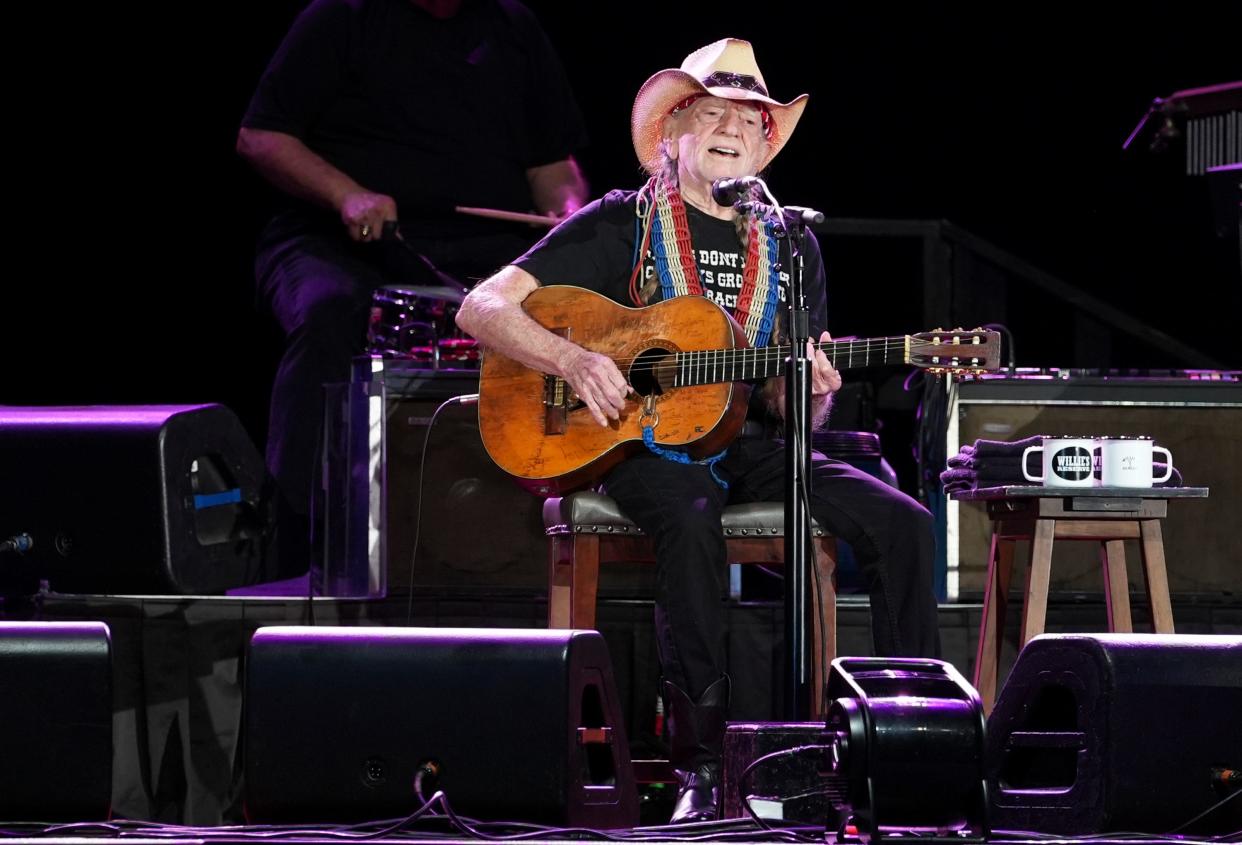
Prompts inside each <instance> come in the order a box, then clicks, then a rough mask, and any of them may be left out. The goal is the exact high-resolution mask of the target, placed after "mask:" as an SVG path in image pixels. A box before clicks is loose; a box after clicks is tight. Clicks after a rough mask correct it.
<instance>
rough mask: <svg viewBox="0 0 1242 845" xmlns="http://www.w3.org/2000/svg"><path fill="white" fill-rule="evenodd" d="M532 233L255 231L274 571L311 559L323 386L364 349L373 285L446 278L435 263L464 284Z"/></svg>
mask: <svg viewBox="0 0 1242 845" xmlns="http://www.w3.org/2000/svg"><path fill="white" fill-rule="evenodd" d="M403 231H404V230H403ZM532 239H533V235H526V236H524V235H522V234H510V233H497V234H483V235H478V236H470V237H463V238H458V239H451V238H434V239H430V238H429V239H420V238H417V237H412V236H410V235H409V234H408V233H407V235H406V240H405V241H404V242H403V243H402V242H395V241H383V242H372V243H366V244H356V243H354V242H352V241H351V240H349V238H348V237H347V236H346V234H345V231H344V227H343V226H340V225H338V224H335V223H333V222H332V221H328V222H327V223H326V224H325V223H321V222H317V221H312V220H310V219H308V218H307V217H304V216H303V215H300V214H295V213H290V214H285V215H282V216H279V217H277V218H276V219H274V220H273V221H272V222H271V223H270V224H268V226H267V228H266V229H265V230H264V231H263V234H262V235H261V236H260V238H259V243H258V249H257V254H256V258H255V277H256V281H257V283H258V294H259V299H260V301H261V303H262V304H263V305H264V306H266V308H267V309H268V310H270V311H271V313H272V315H273V316H274V317H275V318H276V320H277V322H278V323H279V324H280V328H281V330H282V331H283V332H284V335H285V350H284V353H283V356H282V358H281V361H280V364H279V367H278V368H277V371H276V378H275V381H274V383H273V385H272V398H271V408H270V415H269V418H268V439H267V465H268V469H269V470H270V471H271V472H272V475H273V476H274V477H275V479H276V484H277V489H278V492H279V496H278V499H277V516H276V520H277V528H278V533H277V536H278V538H279V544H278V549H277V557H278V564H277V566H278V572H277V576H278V577H279V578H289V577H293V576H295V575H299V574H301V573H304V572H306V570H307V567H308V564H309V562H310V533H311V531H310V502H311V492H312V491H311V485H312V483H313V480H314V475H315V473H314V468H315V462H316V460H317V459H318V444H319V438H320V432H321V429H322V425H323V414H324V407H323V386H324V385H325V384H330V383H335V382H343V381H348V380H349V377H350V361H351V360H352V359H353V357H354V356H356V355H359V354H361V353H362V352H363V351H364V345H365V338H366V328H367V320H368V318H369V316H370V309H371V296H372V291H374V290H375V289H376V288H380V287H383V286H384V285H393V284H408V285H413V286H419V287H426V286H434V285H437V284H441V283H442V282H444V281H445V278H444V277H443V276H441V275H438V273H437V270H438V271H443V273H445V274H449V275H450V276H452V277H453V279H456V280H458V281H459V282H460V283H461V284H462V285H468V284H470V283H472V282H473V281H475V280H477V279H478V278H480V277H482V276H485V275H488V274H490V273H492V272H494V271H495V270H497V269H499V268H500V267H501V266H503V265H504V264H505V263H506V262H508V261H512V260H513V259H514V258H516V257H517V256H519V255H521V253H522V252H523V250H524V249H525V248H526V247H527V246H529V244H530V241H531V240H532ZM418 255H422V256H425V257H426V258H427V259H428V260H429V261H430V262H431V265H434V269H433V267H432V266H429V265H428V264H427V262H425V261H422V260H420V259H419V258H418V257H417V256H418Z"/></svg>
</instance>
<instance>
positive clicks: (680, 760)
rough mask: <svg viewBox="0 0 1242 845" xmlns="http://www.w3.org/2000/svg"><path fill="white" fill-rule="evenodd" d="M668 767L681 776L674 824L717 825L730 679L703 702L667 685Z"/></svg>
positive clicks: (704, 696)
mask: <svg viewBox="0 0 1242 845" xmlns="http://www.w3.org/2000/svg"><path fill="white" fill-rule="evenodd" d="M664 701H665V707H666V711H665V712H666V713H667V714H668V733H669V762H670V763H672V764H673V770H674V772H675V773H676V775H677V784H678V789H677V805H676V806H675V807H674V808H673V817H672V818H671V819H670V820H669V821H670V822H671V823H673V824H678V823H680V822H702V821H713V820H714V819H716V818H718V817H719V815H720V776H721V772H720V763H721V756H722V754H723V752H724V734H725V719H726V718H727V717H728V714H729V676H728V675H721V676H720V678H719V679H718V680H717V681H716V682H715V683H713V684H712V685H711V686H710V687H708V688H707V689H706V690H704V692H703V694H702V695H701V696H699V700H698V703H695V702H693V701H691V700H690V696H688V695H686V693H685V692H684V691H682V690H681V689H679V688H678V687H676V686H674V685H673V684H671V683H669V682H668V681H665V682H664Z"/></svg>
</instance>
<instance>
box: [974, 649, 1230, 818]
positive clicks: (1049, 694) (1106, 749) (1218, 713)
mask: <svg viewBox="0 0 1242 845" xmlns="http://www.w3.org/2000/svg"><path fill="white" fill-rule="evenodd" d="M984 759H985V767H986V770H987V780H988V793H989V800H990V803H991V811H992V812H991V819H992V826H993V829H998V830H1030V831H1038V832H1040V833H1050V834H1058V835H1064V836H1085V835H1088V834H1096V833H1106V832H1117V831H1138V832H1145V833H1154V834H1165V833H1171V832H1173V831H1174V830H1175V829H1176V828H1178V827H1179V826H1180V825H1183V824H1185V823H1186V822H1189V821H1191V820H1192V819H1194V818H1195V817H1196V816H1198V815H1199V814H1201V813H1204V811H1206V810H1208V809H1209V808H1210V807H1212V806H1213V805H1214V804H1217V803H1218V802H1220V801H1222V800H1224V799H1225V798H1227V797H1228V795H1229V791H1228V790H1229V789H1230V788H1232V789H1233V790H1235V791H1236V790H1237V789H1238V788H1239V787H1238V785H1237V783H1236V776H1235V783H1234V785H1233V786H1232V787H1230V786H1229V784H1228V783H1227V782H1226V781H1227V779H1228V777H1227V774H1226V773H1227V772H1230V771H1233V772H1236V771H1237V770H1238V769H1239V768H1242V637H1237V636H1189V635H1173V634H1166V635H1160V636H1154V635H1135V634H1099V635H1077V634H1074V635H1070V634H1062V635H1056V634H1045V635H1042V636H1039V637H1036V638H1035V639H1033V640H1031V641H1030V642H1029V643H1028V644H1027V645H1026V648H1024V649H1023V650H1022V653H1021V654H1020V655H1019V656H1018V660H1017V662H1016V663H1015V664H1014V667H1013V671H1012V672H1010V674H1009V678H1008V680H1007V681H1006V682H1005V686H1004V688H1003V689H1002V690H1001V693H1000V697H999V699H998V700H997V702H996V707H995V709H993V711H992V714H991V716H990V717H989V719H988V726H987V741H986V751H985V754H984ZM1240 828H1242V796H1235V798H1234V800H1232V801H1229V802H1228V803H1226V804H1224V805H1223V806H1221V807H1220V808H1219V809H1217V810H1216V811H1214V812H1212V813H1209V814H1207V815H1205V816H1204V817H1203V818H1202V819H1201V821H1200V822H1199V823H1198V824H1196V825H1193V826H1192V827H1190V828H1189V829H1188V830H1182V831H1181V833H1183V834H1184V833H1199V834H1204V833H1226V832H1233V831H1236V830H1238V829H1240Z"/></svg>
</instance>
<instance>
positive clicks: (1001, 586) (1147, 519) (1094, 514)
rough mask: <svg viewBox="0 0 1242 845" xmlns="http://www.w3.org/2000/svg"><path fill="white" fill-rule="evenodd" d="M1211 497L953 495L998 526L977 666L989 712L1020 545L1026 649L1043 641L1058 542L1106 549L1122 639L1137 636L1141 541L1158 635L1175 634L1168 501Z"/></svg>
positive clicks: (1039, 491) (1041, 492) (1066, 490)
mask: <svg viewBox="0 0 1242 845" xmlns="http://www.w3.org/2000/svg"><path fill="white" fill-rule="evenodd" d="M1207 495H1208V489H1207V488H1206V487H1149V488H1121V487H1026V486H1023V487H1016V486H1015V487H990V488H985V489H980V490H966V491H961V492H956V493H953V494H952V496H953V498H955V499H958V500H960V501H966V502H986V503H987V508H988V516H989V517H991V519H992V548H991V551H990V552H989V555H988V575H987V586H986V588H985V591H984V597H983V618H982V620H981V621H980V623H979V651H978V655H977V659H976V661H975V688H976V689H978V691H979V696H980V697H981V698H982V700H983V709H984V712H991V710H992V703H993V702H994V701H995V699H996V680H997V675H998V672H999V664H1000V646H1001V639H1002V638H1003V637H1004V633H1005V609H1006V605H1007V603H1008V599H1009V583H1010V577H1011V575H1012V574H1013V550H1014V543H1016V542H1017V541H1019V540H1029V541H1030V542H1031V561H1030V566H1029V567H1028V569H1027V579H1026V595H1025V600H1024V602H1023V605H1022V632H1021V638H1020V641H1019V643H1018V648H1019V650H1020V649H1021V648H1022V646H1024V645H1026V643H1027V642H1028V641H1029V640H1030V639H1031V638H1032V637H1034V636H1035V635H1036V634H1041V633H1043V630H1044V620H1045V617H1046V616H1047V610H1048V583H1049V580H1050V576H1051V571H1052V544H1053V541H1054V540H1058V539H1061V540H1093V541H1096V542H1098V543H1099V544H1100V565H1101V569H1102V571H1103V575H1104V590H1105V601H1106V602H1107V608H1108V630H1109V631H1113V632H1119V633H1129V632H1131V631H1133V624H1132V622H1131V619H1130V587H1129V581H1128V580H1127V579H1126V551H1125V541H1126V540H1139V541H1140V548H1141V550H1142V559H1143V570H1144V573H1145V575H1146V586H1147V602H1148V606H1149V608H1150V610H1151V618H1152V628H1153V629H1154V630H1155V632H1156V633H1157V634H1171V633H1173V608H1172V605H1171V603H1170V601H1169V580H1168V574H1167V573H1166V571H1165V564H1164V540H1163V535H1162V534H1161V530H1160V520H1161V519H1163V518H1164V517H1165V515H1166V514H1167V512H1168V504H1169V501H1168V500H1169V499H1194V498H1199V499H1201V498H1206V497H1207Z"/></svg>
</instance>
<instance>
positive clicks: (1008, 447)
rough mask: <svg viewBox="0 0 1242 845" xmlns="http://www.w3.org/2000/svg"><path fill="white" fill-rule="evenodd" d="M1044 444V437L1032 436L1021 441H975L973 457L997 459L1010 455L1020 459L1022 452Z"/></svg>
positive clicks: (1039, 435)
mask: <svg viewBox="0 0 1242 845" xmlns="http://www.w3.org/2000/svg"><path fill="white" fill-rule="evenodd" d="M1043 442H1044V435H1041V434H1034V435H1031V436H1030V437H1026V438H1023V439H1022V440H976V441H975V457H976V458H981V457H985V456H986V457H989V458H998V457H1002V456H1006V455H1010V456H1013V457H1016V458H1021V457H1022V452H1023V451H1024V450H1025V449H1026V448H1027V447H1029V446H1041V445H1043Z"/></svg>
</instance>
